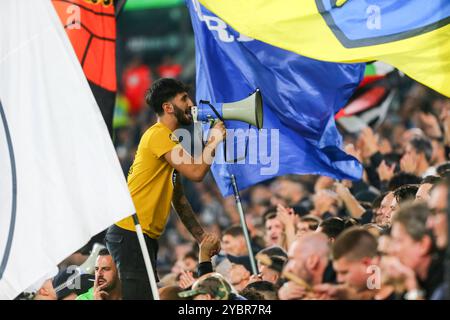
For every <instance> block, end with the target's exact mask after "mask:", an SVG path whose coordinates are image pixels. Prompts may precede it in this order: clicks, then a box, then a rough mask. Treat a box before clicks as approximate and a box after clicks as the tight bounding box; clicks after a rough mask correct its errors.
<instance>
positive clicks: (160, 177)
mask: <svg viewBox="0 0 450 320" xmlns="http://www.w3.org/2000/svg"><path fill="white" fill-rule="evenodd" d="M173 137H174V136H173V133H172V131H170V129H169V128H167V127H166V126H165V125H163V124H162V123H156V124H155V125H153V126H152V127H151V128H149V129H148V130H147V131H146V132H145V133H144V135H143V136H142V138H141V141H140V142H139V146H138V150H137V152H136V156H135V158H134V162H133V165H132V166H131V168H130V171H129V173H128V189H129V190H130V193H131V197H132V198H133V203H134V206H135V208H136V213H137V216H138V218H139V222H140V223H141V226H142V230H143V232H144V233H145V234H147V235H148V236H149V237H151V238H153V239H157V238H158V237H159V236H160V235H161V234H162V233H163V231H164V227H165V225H166V223H167V218H168V217H169V213H170V203H171V201H172V194H173V186H174V185H173V181H172V179H173V178H174V175H175V170H174V168H173V167H172V166H171V165H170V164H169V163H168V162H167V161H166V160H165V159H164V157H163V155H164V154H166V153H167V152H169V151H170V150H172V149H173V148H174V147H176V146H181V145H179V144H178V141H177V140H176V139H175V138H173ZM116 225H117V226H119V227H121V228H123V229H126V230H130V231H136V229H135V227H134V223H133V218H132V217H128V218H125V219H123V220H121V221H119V222H118V223H116Z"/></svg>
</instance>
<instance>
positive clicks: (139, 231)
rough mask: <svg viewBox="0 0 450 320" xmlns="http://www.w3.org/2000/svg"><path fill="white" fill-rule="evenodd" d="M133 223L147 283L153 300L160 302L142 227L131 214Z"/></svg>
mask: <svg viewBox="0 0 450 320" xmlns="http://www.w3.org/2000/svg"><path fill="white" fill-rule="evenodd" d="M133 222H134V226H135V228H136V234H137V237H138V240H139V245H140V247H141V251H142V256H143V258H144V263H145V268H146V269H147V275H148V281H149V282H150V288H151V290H152V294H153V300H160V299H159V291H158V287H157V285H156V278H155V273H154V271H153V266H152V263H151V262H150V255H149V254H148V248H147V244H146V243H145V239H144V233H143V232H142V227H141V224H140V223H139V219H138V217H137V215H136V214H133Z"/></svg>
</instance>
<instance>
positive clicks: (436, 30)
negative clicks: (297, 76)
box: [200, 0, 450, 97]
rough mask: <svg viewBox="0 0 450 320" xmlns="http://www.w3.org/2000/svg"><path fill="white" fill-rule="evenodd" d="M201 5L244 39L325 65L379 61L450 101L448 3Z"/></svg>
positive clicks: (266, 0)
mask: <svg viewBox="0 0 450 320" xmlns="http://www.w3.org/2000/svg"><path fill="white" fill-rule="evenodd" d="M200 1H201V2H202V3H203V4H204V5H205V6H206V7H207V8H208V9H210V10H211V11H212V12H214V13H215V14H216V15H217V16H219V17H220V18H221V19H223V20H224V21H226V22H227V23H228V24H229V25H230V26H232V27H233V28H234V29H235V30H237V31H238V32H241V33H243V34H245V35H246V36H249V37H252V38H255V39H258V40H260V41H264V42H266V43H269V44H271V45H274V46H277V47H280V48H283V49H286V50H290V51H292V52H296V53H298V54H302V55H305V56H308V57H311V58H314V59H320V60H324V61H334V62H362V61H372V60H381V61H384V62H387V63H389V64H391V65H393V66H395V67H397V68H398V69H400V70H401V71H403V72H404V73H406V74H407V75H409V76H410V77H411V78H413V79H414V80H417V81H419V82H421V83H423V84H424V85H426V86H428V87H430V88H432V89H434V90H436V91H438V92H440V93H442V94H444V95H446V96H447V97H450V86H449V85H448V83H449V82H450V67H449V65H450V41H449V34H450V25H449V22H450V1H443V0H427V1H424V0H408V1H397V0H372V1H347V0H303V1H298V0H284V1H279V0H246V1H241V0H227V1H222V0H200Z"/></svg>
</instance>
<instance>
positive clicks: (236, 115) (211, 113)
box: [191, 89, 263, 129]
mask: <svg viewBox="0 0 450 320" xmlns="http://www.w3.org/2000/svg"><path fill="white" fill-rule="evenodd" d="M191 114H192V118H193V120H194V123H197V122H214V121H215V120H217V119H219V120H221V121H224V120H237V121H243V122H246V123H248V124H251V125H253V126H255V127H256V128H258V129H261V128H262V126H263V108H262V97H261V92H260V91H259V89H257V90H256V91H255V92H253V93H252V94H251V95H250V96H248V97H247V98H245V99H242V100H240V101H236V102H229V103H216V102H210V101H204V100H200V102H199V104H198V106H193V107H192V108H191Z"/></svg>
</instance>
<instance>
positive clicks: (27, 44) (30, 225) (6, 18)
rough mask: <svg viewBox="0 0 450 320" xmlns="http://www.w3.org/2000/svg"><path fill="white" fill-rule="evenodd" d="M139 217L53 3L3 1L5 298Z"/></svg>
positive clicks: (0, 262) (0, 258) (1, 275)
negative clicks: (97, 236) (134, 216)
mask: <svg viewBox="0 0 450 320" xmlns="http://www.w3.org/2000/svg"><path fill="white" fill-rule="evenodd" d="M133 212H134V207H133V203H132V200H131V197H130V194H129V192H128V188H127V185H126V181H125V178H124V176H123V174H122V170H121V168H120V164H119V161H118V159H117V156H116V153H115V150H114V147H113V145H112V143H111V139H110V138H109V136H108V131H107V127H106V125H105V123H104V121H103V119H102V115H101V113H100V110H99V108H98V105H97V104H96V101H95V99H94V96H93V95H92V92H91V89H90V87H89V84H88V82H87V81H86V77H85V75H84V74H83V70H82V69H81V66H80V63H79V62H78V60H77V57H76V55H75V52H74V50H73V48H72V46H71V43H70V41H69V39H68V37H67V35H66V33H65V31H64V28H63V26H62V25H61V22H60V21H59V19H58V16H57V14H56V12H55V9H54V7H53V6H52V3H51V2H50V1H49V0H21V1H17V0H2V1H0V299H13V298H14V297H16V296H17V295H18V294H19V293H20V292H22V291H23V290H24V289H26V288H27V287H28V286H30V285H31V284H33V283H34V282H35V281H37V280H39V279H42V277H43V276H44V275H46V274H48V272H49V271H50V270H52V269H54V268H55V266H56V265H57V264H58V263H59V262H61V261H62V260H63V259H64V258H66V257H67V256H68V255H70V254H71V253H72V252H74V251H75V250H77V249H79V248H80V247H81V246H83V245H84V244H85V243H87V242H88V241H89V239H90V238H91V237H92V236H93V235H95V234H97V233H98V232H100V231H101V230H104V229H105V228H106V227H108V226H109V225H111V224H112V223H114V222H116V221H118V220H120V219H122V218H124V217H126V216H129V215H130V214H132V213H133Z"/></svg>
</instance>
